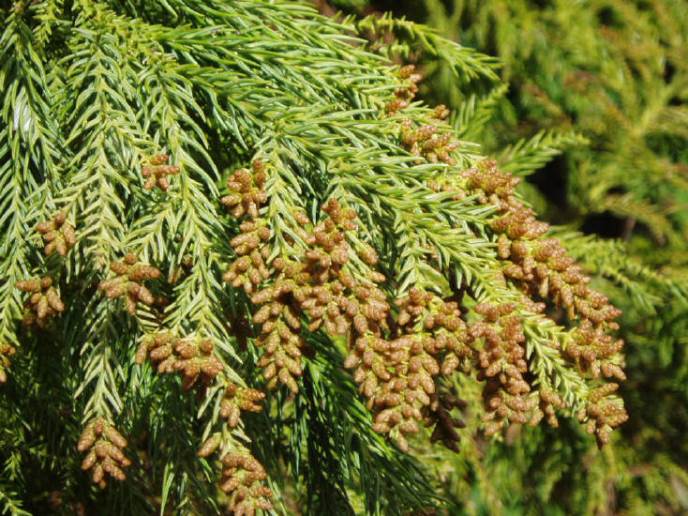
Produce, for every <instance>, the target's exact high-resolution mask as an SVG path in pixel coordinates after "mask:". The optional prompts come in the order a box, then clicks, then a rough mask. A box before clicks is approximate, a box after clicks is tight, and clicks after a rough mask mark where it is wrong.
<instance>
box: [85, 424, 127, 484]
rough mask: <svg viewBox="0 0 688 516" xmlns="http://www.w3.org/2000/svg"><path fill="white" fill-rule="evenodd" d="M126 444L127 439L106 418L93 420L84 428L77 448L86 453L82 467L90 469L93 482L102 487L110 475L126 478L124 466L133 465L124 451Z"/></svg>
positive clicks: (121, 478)
mask: <svg viewBox="0 0 688 516" xmlns="http://www.w3.org/2000/svg"><path fill="white" fill-rule="evenodd" d="M126 446H127V441H126V439H125V438H124V437H122V435H121V434H120V433H119V432H118V431H117V429H116V428H115V427H114V426H113V425H112V424H111V423H109V422H108V421H107V420H106V419H104V418H96V419H94V420H92V421H91V422H89V423H88V424H87V425H86V427H85V428H84V431H83V432H82V434H81V437H79V443H78V444H77V449H78V450H79V451H80V452H82V453H86V457H85V458H84V460H83V462H82V463H81V469H83V470H84V471H89V472H90V473H91V479H92V480H93V483H94V484H97V485H98V486H99V487H101V488H103V487H105V486H106V485H107V478H108V477H110V478H113V479H115V480H120V481H121V480H124V479H125V478H126V474H125V473H124V468H126V467H128V466H130V465H131V461H130V460H129V459H128V458H127V457H126V456H125V455H124V453H123V451H122V450H123V449H124V448H126Z"/></svg>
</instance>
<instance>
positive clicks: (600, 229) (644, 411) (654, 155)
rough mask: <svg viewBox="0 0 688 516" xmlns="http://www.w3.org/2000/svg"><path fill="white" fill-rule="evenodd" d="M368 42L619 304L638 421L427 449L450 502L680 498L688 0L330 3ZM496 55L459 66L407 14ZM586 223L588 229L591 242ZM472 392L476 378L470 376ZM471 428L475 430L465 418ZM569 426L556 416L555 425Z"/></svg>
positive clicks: (587, 510) (687, 236)
mask: <svg viewBox="0 0 688 516" xmlns="http://www.w3.org/2000/svg"><path fill="white" fill-rule="evenodd" d="M320 6H321V8H322V9H323V10H325V11H328V10H329V11H331V12H332V11H334V8H337V9H340V10H342V11H344V12H346V13H348V14H350V15H353V16H355V17H356V18H357V19H358V26H359V28H360V29H361V33H362V35H364V36H365V37H367V38H368V39H369V40H370V42H371V43H370V44H371V46H376V45H377V46H385V47H386V48H387V49H388V50H389V53H390V54H392V57H393V58H396V59H397V60H400V61H404V62H410V63H415V64H417V66H418V67H419V68H420V70H421V72H422V73H423V75H424V81H423V83H422V86H421V96H422V97H423V98H424V100H427V101H429V102H430V103H432V104H439V103H442V104H445V105H447V106H448V107H449V108H450V109H451V110H452V121H453V123H454V126H455V127H456V129H457V130H458V131H459V134H460V135H461V137H462V138H464V139H465V140H468V141H479V142H481V145H482V152H484V153H485V154H487V155H491V156H494V157H495V158H496V159H498V160H499V162H500V163H501V165H502V168H503V169H507V170H510V171H511V172H513V173H515V174H517V175H519V176H522V177H524V178H526V181H524V182H523V183H522V184H521V186H520V187H521V193H522V194H523V195H524V196H525V197H526V198H527V199H528V200H529V201H530V203H531V204H533V206H534V207H535V208H536V209H537V210H538V212H539V213H540V214H541V215H542V216H543V217H544V218H545V220H548V221H549V222H550V223H552V224H555V225H556V226H557V228H556V230H555V231H556V232H558V233H559V236H560V237H562V238H564V239H565V240H566V241H567V242H568V244H569V246H568V247H569V250H570V251H571V252H572V253H574V254H575V255H576V256H577V257H578V258H579V259H581V260H582V261H583V262H584V263H585V265H586V267H587V268H588V270H589V271H590V272H591V273H593V274H596V280H595V281H598V282H601V283H605V284H604V285H600V287H601V288H603V289H604V291H605V292H607V293H609V294H610V295H611V297H612V299H613V301H614V303H615V304H616V305H617V306H619V307H620V308H621V309H622V310H623V311H624V316H623V322H622V331H623V336H624V338H625V340H626V360H627V374H628V378H629V380H628V381H627V382H626V383H625V385H624V387H623V390H624V392H623V396H624V398H625V400H626V403H627V406H628V410H629V413H630V415H631V420H630V421H629V423H627V424H626V425H625V426H624V428H623V429H622V431H621V432H619V435H618V436H616V441H615V442H614V443H613V445H612V446H609V447H607V448H605V449H604V450H602V451H598V450H597V449H596V447H595V446H594V443H593V442H592V441H591V440H590V439H588V438H587V437H585V436H583V435H582V434H581V432H580V430H578V429H576V428H575V427H574V426H573V425H572V426H571V427H568V426H567V427H566V428H564V429H563V433H559V432H557V431H551V430H549V429H546V428H542V429H534V430H531V429H527V430H526V429H523V430H522V432H521V435H507V438H506V439H505V441H504V442H503V443H500V444H490V445H489V446H488V445H487V443H485V442H483V441H482V440H481V439H480V438H478V437H477V436H474V437H473V438H466V439H465V440H464V443H463V448H462V450H461V452H460V453H459V454H458V455H452V454H451V453H447V452H446V451H442V450H439V449H437V450H435V449H433V450H432V453H433V456H434V457H435V459H436V462H435V464H436V467H437V469H438V470H439V471H440V478H442V479H444V483H445V487H446V493H447V496H448V497H449V498H451V500H452V503H453V504H454V508H455V510H456V513H472V514H498V513H503V514H530V513H532V514H638V515H640V514H685V513H686V512H687V511H688V469H687V468H688V444H687V441H686V439H685V437H684V435H683V434H684V430H685V429H686V428H688V374H687V372H688V356H687V354H686V346H687V345H688V306H687V305H686V299H685V292H684V290H685V285H686V283H688V2H686V1H682V0H645V1H640V0H585V1H569V0H561V1H547V0H465V1H462V0H395V1H372V2H369V1H365V0H335V1H332V2H331V3H330V4H329V5H326V4H325V3H324V2H320ZM385 13H392V14H393V15H394V17H405V18H406V19H407V20H408V22H409V24H411V22H422V23H426V24H428V25H429V26H431V27H433V28H434V29H435V31H436V32H437V33H438V34H440V35H442V36H445V37H448V38H450V39H453V40H455V41H457V42H459V43H461V44H462V45H464V46H466V47H472V48H475V49H477V50H479V51H481V52H483V53H485V54H487V55H490V56H494V57H496V58H497V60H498V64H497V65H496V66H495V72H496V73H495V76H494V77H491V76H484V77H465V78H464V80H457V79H456V75H455V73H454V71H453V70H452V66H451V63H448V62H446V61H445V60H444V59H443V56H442V55H441V52H425V51H424V47H423V44H422V43H423V38H425V37H432V36H431V35H428V34H429V33H428V34H425V33H423V34H419V33H417V32H416V31H415V30H414V29H413V28H412V27H416V28H418V26H413V25H409V26H404V25H403V23H396V24H395V25H394V27H391V26H390V24H389V23H385V21H389V20H390V19H391V18H388V16H387V15H386V14H385ZM587 235H596V236H598V237H602V240H600V239H592V238H590V237H588V236H587ZM461 387H462V388H463V389H464V392H466V390H467V389H470V386H461ZM469 430H470V429H469ZM560 431H561V429H560ZM465 435H466V436H467V437H468V436H469V435H470V432H469V431H467V432H466V433H465Z"/></svg>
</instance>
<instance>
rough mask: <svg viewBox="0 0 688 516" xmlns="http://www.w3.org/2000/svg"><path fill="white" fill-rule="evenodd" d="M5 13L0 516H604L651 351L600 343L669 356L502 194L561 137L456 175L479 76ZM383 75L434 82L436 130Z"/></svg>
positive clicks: (45, 6) (421, 35) (282, 37)
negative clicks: (630, 404)
mask: <svg viewBox="0 0 688 516" xmlns="http://www.w3.org/2000/svg"><path fill="white" fill-rule="evenodd" d="M360 4H361V5H362V2H361V3H360ZM354 7H356V6H354ZM0 9H1V10H0V19H2V21H3V24H2V27H3V28H2V35H1V36H0V87H1V88H2V89H1V91H2V94H1V100H2V102H1V104H0V208H1V210H0V211H1V213H2V215H0V225H2V233H1V237H0V238H1V240H0V380H1V382H0V383H2V386H1V387H0V389H1V391H0V392H1V393H2V395H1V396H0V414H2V417H0V459H1V460H2V476H1V477H0V504H2V505H0V507H2V509H3V510H4V511H5V512H7V513H12V514H25V513H32V514H46V513H64V514H86V513H98V514H109V513H113V514H115V513H117V514H120V513H123V514H150V513H153V512H159V513H161V514H163V513H175V514H176V513H180V514H215V513H219V512H223V511H230V512H232V513H235V514H238V515H253V514H257V513H276V514H285V513H286V514H298V513H305V514H325V513H334V514H361V513H368V514H419V513H423V512H429V511H447V512H450V513H456V512H460V511H464V510H466V511H472V512H481V511H489V510H494V509H495V508H496V509H499V508H500V507H509V508H511V507H513V508H514V509H518V508H523V507H526V506H528V507H531V508H532V510H533V511H536V510H537V509H538V507H539V508H540V509H544V508H546V507H548V505H546V504H547V503H548V500H549V499H551V498H552V497H554V496H556V495H557V490H558V489H560V487H559V486H558V485H557V484H558V481H559V480H560V481H561V482H563V483H568V482H574V483H576V484H577V485H578V486H580V487H581V491H575V492H572V493H571V492H568V493H566V494H565V496H563V497H562V500H563V501H562V502H561V503H560V507H561V508H562V510H565V508H567V507H575V508H580V507H581V506H582V505H585V504H587V507H588V508H590V509H591V510H592V509H600V508H601V507H602V505H601V504H603V503H605V502H606V501H607V500H606V498H605V496H606V492H604V493H603V492H600V491H599V487H600V486H601V485H606V484H608V483H609V482H610V480H609V478H610V476H611V475H612V473H610V471H613V468H614V467H616V466H615V465H616V464H617V463H619V462H618V461H628V460H633V458H634V456H633V457H631V458H630V459H629V458H628V457H626V456H622V455H617V452H616V451H615V449H614V448H611V447H605V444H607V443H608V442H609V441H610V440H613V439H614V438H613V437H612V435H615V434H616V433H618V432H612V430H613V429H614V428H616V427H618V426H619V425H621V424H622V423H624V422H625V421H626V420H627V419H628V415H627V414H626V411H625V408H624V402H623V400H622V399H621V397H620V396H619V395H618V393H617V392H616V391H617V389H618V388H619V383H620V382H621V381H623V380H625V379H626V374H625V373H624V371H623V367H624V366H625V365H626V362H627V361H628V363H629V365H635V366H636V367H637V369H638V370H639V372H638V375H637V376H635V377H633V378H630V379H629V380H630V382H629V383H630V384H631V385H633V387H632V389H631V390H630V391H629V394H628V396H629V398H630V399H632V400H633V401H637V400H635V399H634V397H635V398H637V397H638V396H640V394H639V393H640V392H641V391H642V390H643V388H644V387H643V385H642V382H643V381H645V380H647V378H646V377H645V376H644V374H643V373H642V371H641V369H642V365H641V364H640V365H639V363H640V362H643V360H645V358H646V357H647V356H649V357H653V356H654V354H655V353H656V350H655V349H654V343H650V344H648V345H646V346H645V348H644V351H642V352H639V353H637V355H636V356H634V357H628V360H626V358H625V357H624V355H623V354H622V353H621V348H622V346H623V342H622V340H620V339H619V338H618V333H619V332H620V331H621V332H623V333H624V334H628V335H632V336H633V338H634V339H635V337H636V334H637V338H638V339H641V338H642V337H643V336H646V337H647V336H650V335H658V334H662V333H663V334H664V336H665V340H664V342H665V343H666V344H664V348H663V349H665V352H667V353H669V354H672V353H673V352H674V348H673V347H672V346H674V342H675V339H674V337H673V336H672V335H669V334H671V333H672V332H673V331H675V328H677V327H678V326H677V325H678V324H680V322H674V323H670V322H669V321H668V319H666V318H668V317H669V314H668V313H667V314H663V315H662V318H661V322H657V327H656V328H654V327H653V328H644V327H643V326H644V325H647V326H652V325H653V324H654V323H653V321H652V320H647V316H646V314H647V313H648V310H650V309H654V310H655V311H656V312H657V313H659V311H660V309H661V307H662V303H663V302H664V300H665V299H666V297H665V296H666V293H667V292H669V291H671V292H672V293H673V295H675V296H676V297H679V296H681V295H682V293H681V291H680V289H679V288H678V287H677V286H676V285H675V284H674V283H673V282H672V281H671V278H669V277H668V276H667V275H665V274H660V273H654V272H651V271H650V270H649V269H648V268H646V267H644V266H643V265H642V264H640V263H639V262H638V261H637V260H634V259H633V258H632V257H629V256H628V255H627V253H626V251H625V250H624V249H623V248H622V247H621V246H620V245H617V244H615V243H612V244H608V243H607V242H605V241H599V240H594V239H590V238H586V237H582V236H581V235H580V234H577V233H572V232H571V231H562V230H559V229H556V228H555V229H552V228H550V227H549V226H548V225H547V224H545V223H543V222H540V221H538V220H537V219H536V218H535V213H534V211H533V210H532V209H531V208H530V207H529V206H528V204H527V203H526V201H525V200H524V198H525V197H527V198H531V197H533V192H532V191H530V193H529V190H528V189H527V188H525V189H523V187H521V186H518V184H519V178H518V176H526V175H528V174H529V173H530V172H532V171H533V170H535V169H536V168H538V167H540V166H542V165H543V164H544V163H545V162H546V161H547V160H548V159H550V158H551V157H552V156H554V155H555V154H557V153H558V152H560V151H561V149H563V148H564V147H567V146H571V145H578V144H580V143H581V142H582V141H583V140H584V137H583V136H581V135H579V134H577V133H573V132H570V133H561V132H540V133H537V134H536V135H534V136H533V137H532V138H530V139H529V140H527V141H518V140H516V141H513V142H510V143H511V144H512V145H511V146H510V147H507V148H505V149H504V150H503V154H502V158H501V163H502V168H501V169H500V166H499V164H498V163H497V162H495V161H491V160H487V159H485V158H484V157H483V156H482V155H481V152H480V147H479V144H481V143H482V144H485V145H488V146H489V145H490V144H491V141H490V140H489V139H486V140H485V141H482V140H481V138H482V137H483V135H484V132H485V131H483V130H482V129H481V128H482V127H483V126H484V124H485V123H487V122H488V121H489V120H490V116H489V111H490V110H491V109H492V107H493V106H497V105H498V104H499V102H500V98H502V97H503V95H504V92H505V88H503V87H499V86H497V87H496V88H495V84H496V83H497V82H498V80H499V77H498V74H497V66H496V61H495V60H494V59H492V58H489V57H487V56H485V55H483V54H480V53H478V52H475V51H473V50H471V49H469V48H467V47H464V46H461V45H458V44H456V43H453V42H451V41H450V40H448V39H444V38H442V37H440V36H439V35H437V34H436V33H435V32H433V31H432V30H430V29H428V28H427V27H425V26H423V25H418V24H415V23H412V22H409V21H407V20H403V19H395V18H392V17H389V16H387V17H382V18H378V17H371V18H366V19H362V20H357V19H349V20H344V21H337V20H332V19H328V18H325V17H323V16H320V15H318V14H317V12H316V10H315V9H314V8H313V7H312V6H310V5H309V4H308V3H306V2H295V1H287V0H271V1H268V0H265V1H260V0H259V1H257V0H207V1H203V2H197V1H193V0H166V1H164V2H153V1H149V0H103V1H93V0H73V1H70V0H39V1H16V2H2V3H0ZM383 36H384V37H383ZM405 60H418V62H419V63H425V64H424V66H427V67H429V66H430V64H431V63H435V65H436V66H435V69H434V70H433V69H430V68H428V74H427V75H428V81H429V83H430V84H432V83H433V82H434V81H435V80H436V78H437V77H439V76H441V75H442V74H448V76H449V77H451V81H453V84H455V85H456V87H457V88H459V89H458V90H456V91H457V92H460V96H457V98H460V99H461V100H460V101H458V100H457V101H456V102H457V103H455V104H453V108H454V109H453V113H450V112H449V110H447V108H446V107H444V106H441V105H440V106H437V107H435V108H431V107H428V106H427V105H425V104H424V103H423V102H421V101H417V100H415V99H414V97H415V94H416V93H417V92H418V89H419V83H420V81H421V79H422V78H421V76H420V75H419V74H418V73H417V72H416V70H415V69H414V68H413V67H409V66H401V65H400V64H399V61H405ZM395 63H396V64H395ZM457 95H459V93H457ZM522 189H523V191H522ZM665 236H666V239H667V242H669V241H671V242H674V241H676V239H675V238H673V237H671V238H669V235H668V234H667V235H665ZM574 256H578V257H581V258H583V263H584V264H585V269H584V268H583V267H582V266H580V265H578V264H577V263H576V261H575V258H574ZM588 274H590V275H588ZM602 291H604V292H606V293H607V294H608V295H609V296H613V297H615V298H619V299H621V300H622V301H623V302H624V303H627V300H628V299H631V300H633V303H634V304H633V306H634V307H637V310H635V311H634V310H630V311H629V312H628V313H627V314H626V315H625V316H624V317H625V318H626V319H624V324H627V323H628V324H630V325H629V326H624V328H623V329H620V326H619V324H618V323H617V322H616V319H617V318H618V317H619V315H620V312H619V310H618V309H617V308H615V307H614V306H613V305H612V304H611V303H610V302H609V299H608V298H607V296H606V295H605V294H602V293H601V292H602ZM674 315H675V317H676V318H677V319H680V318H681V315H682V312H678V313H675V314H674ZM634 318H635V319H634ZM634 323H635V324H634ZM653 331H654V333H653ZM666 349H669V351H666ZM672 363H673V362H672ZM636 389H637V390H636ZM634 393H635V394H634ZM641 398H642V396H641ZM642 400H644V402H645V403H651V400H647V399H644V398H642ZM641 402H642V401H641ZM653 413H654V412H653ZM680 416H681V415H680V414H677V412H676V411H667V412H664V413H663V414H659V415H658V417H663V418H673V417H677V418H680ZM541 420H542V421H543V424H542V425H540V426H538V424H539V423H540V421H541ZM544 423H548V424H549V425H550V426H551V427H560V428H559V429H558V430H546V429H545V428H544V427H545V425H544ZM665 423H668V422H666V421H661V420H656V421H653V422H652V424H648V425H647V426H646V425H644V424H640V423H638V422H631V423H630V425H629V426H631V427H632V430H629V432H633V431H635V432H636V433H638V434H640V435H641V436H642V437H643V438H645V439H648V441H642V442H648V443H649V442H652V440H653V439H657V436H658V435H660V436H663V435H664V434H657V433H654V434H653V433H652V430H651V429H653V428H655V426H656V427H657V428H662V427H663V425H664V424H665ZM462 427H466V428H463V429H461V428H462ZM531 427H533V428H531ZM646 429H650V430H646ZM675 431H676V433H678V430H675ZM519 434H522V435H521V436H520V437H519ZM584 434H585V435H586V436H588V434H590V436H588V437H584ZM460 437H463V438H462V439H461V442H459V439H460ZM660 438H661V437H660ZM595 444H597V445H598V446H599V447H601V448H602V449H603V451H602V452H598V451H591V447H594V446H595ZM649 445H650V444H648V446H649ZM657 456H658V455H657ZM663 457H664V459H663V460H664V464H669V465H673V464H674V463H673V462H672V461H671V458H670V457H669V456H668V455H666V454H665V455H663ZM584 459H585V460H587V462H585V460H584ZM658 460H659V459H658ZM581 461H583V462H582V463H581ZM543 463H545V467H544V468H543V467H542V464H543ZM574 463H580V464H582V466H581V467H579V468H576V469H571V468H570V466H571V465H572V464H574ZM585 464H593V465H594V466H592V469H593V471H592V473H590V472H588V471H586V469H585V468H586V466H585ZM600 464H604V467H603V466H600ZM622 464H625V462H622ZM651 467H653V468H654V467H658V462H654V463H653V464H652V465H651ZM671 467H673V466H671ZM671 467H670V466H667V467H666V468H665V469H663V470H662V471H661V472H660V473H659V477H657V478H659V480H657V481H654V482H653V480H650V481H647V482H645V487H646V489H652V488H653V487H657V489H659V490H662V489H665V485H666V483H664V484H662V483H661V482H663V481H665V479H666V478H667V477H670V478H671V481H673V479H674V478H676V479H678V480H676V482H680V481H681V480H680V478H683V477H681V476H680V474H679V473H678V472H674V469H676V468H674V469H671ZM511 468H513V469H511ZM512 471H513V472H518V475H516V474H512ZM653 471H654V470H653ZM677 471H678V470H677ZM495 473H497V475H495ZM552 475H554V476H558V478H554V479H553V478H552ZM632 475H633V474H632V473H630V472H629V473H627V474H626V477H623V478H624V481H625V482H627V483H628V484H630V483H632V482H634V481H635V480H634V479H633V478H630V476H632ZM533 478H535V479H536V481H535V482H533V481H532V479H533ZM653 478H654V477H653ZM586 485H589V486H590V489H591V491H590V496H589V497H588V498H582V497H581V492H582V490H583V489H584V486H586ZM533 490H536V491H537V493H536V494H532V491H533ZM505 493H512V494H511V495H510V496H509V497H505ZM516 493H522V496H523V498H521V496H520V495H518V494H516ZM651 494H652V495H653V496H654V495H655V493H651ZM656 496H660V497H663V499H667V500H669V501H668V502H667V503H674V499H670V498H669V496H668V495H666V494H665V493H664V492H663V491H662V492H660V493H659V494H657V495H656ZM506 498H509V500H508V501H507V500H506ZM537 504H542V505H540V506H538V505H537ZM674 506H675V504H674V505H673V506H671V507H672V508H673V507H674Z"/></svg>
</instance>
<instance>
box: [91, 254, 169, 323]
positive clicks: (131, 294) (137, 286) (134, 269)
mask: <svg viewBox="0 0 688 516" xmlns="http://www.w3.org/2000/svg"><path fill="white" fill-rule="evenodd" d="M110 270H111V271H112V272H114V273H115V276H114V277H113V278H111V279H108V280H105V281H102V282H101V283H100V285H98V289H100V290H102V291H103V292H105V295H106V296H107V297H108V298H109V299H116V298H120V297H121V298H123V299H124V306H125V307H126V309H127V312H129V313H130V314H131V315H135V314H136V305H137V304H138V303H143V304H145V305H149V306H150V305H152V304H153V303H154V302H155V298H154V296H153V294H152V293H151V291H150V290H148V288H147V287H146V286H145V285H144V284H143V282H144V281H148V280H154V279H158V278H159V277H160V271H159V270H158V269H156V268H155V267H152V266H150V265H148V264H145V263H141V262H139V261H138V257H137V256H136V255H135V254H133V253H129V254H127V255H126V256H125V257H124V259H123V260H121V261H114V262H112V263H111V264H110Z"/></svg>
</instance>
